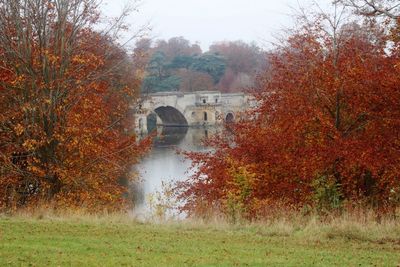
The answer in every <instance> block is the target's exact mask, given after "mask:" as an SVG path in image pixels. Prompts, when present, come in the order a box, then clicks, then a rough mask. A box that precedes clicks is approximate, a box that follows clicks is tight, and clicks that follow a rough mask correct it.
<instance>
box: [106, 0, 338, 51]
mask: <svg viewBox="0 0 400 267" xmlns="http://www.w3.org/2000/svg"><path fill="white" fill-rule="evenodd" d="M312 1H313V0H141V5H140V7H139V13H135V14H132V16H131V17H130V19H129V23H130V24H131V25H132V26H133V28H135V27H136V28H137V27H139V26H140V25H144V24H146V23H150V25H151V27H152V31H151V32H150V37H153V38H155V39H169V38H171V37H176V36H183V37H184V38H186V39H188V40H190V41H191V42H192V43H194V42H199V43H200V45H201V47H202V49H203V50H207V49H208V46H209V45H210V44H212V43H213V42H216V41H224V40H232V41H234V40H243V41H246V42H252V41H255V42H256V43H257V44H258V45H260V46H262V47H269V42H271V41H274V36H276V35H277V34H279V31H280V30H281V29H283V28H286V27H290V26H291V25H293V23H294V21H293V19H291V17H290V14H293V12H294V10H293V8H295V9H298V8H299V6H302V7H306V8H307V7H310V4H311V2H312ZM126 2H127V0H104V1H103V8H102V9H103V12H104V13H105V14H106V15H107V16H115V15H117V14H118V13H119V12H120V10H121V9H122V7H123V6H124V4H125V3H126ZM128 2H129V1H128ZM315 2H317V3H318V5H320V6H322V7H327V6H328V5H329V3H330V2H331V0H316V1H315Z"/></svg>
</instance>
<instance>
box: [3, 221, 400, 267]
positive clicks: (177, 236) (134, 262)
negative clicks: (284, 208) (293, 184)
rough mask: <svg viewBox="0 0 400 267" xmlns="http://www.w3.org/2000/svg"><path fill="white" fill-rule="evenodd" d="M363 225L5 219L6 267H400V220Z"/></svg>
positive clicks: (4, 246)
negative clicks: (371, 226)
mask: <svg viewBox="0 0 400 267" xmlns="http://www.w3.org/2000/svg"><path fill="white" fill-rule="evenodd" d="M357 229H358V228H357ZM357 229H353V228H352V226H351V227H350V226H349V227H347V226H343V227H342V226H340V225H336V226H326V227H323V226H315V227H314V226H312V224H311V225H308V226H306V227H303V228H296V227H292V226H290V225H289V226H288V225H285V224H277V225H275V226H274V225H269V226H267V225H264V226H262V225H259V226H257V225H253V226H210V225H208V226H207V225H199V224H198V225H195V224H188V223H181V224H178V223H175V224H166V225H158V224H142V223H138V222H134V221H130V220H108V219H101V218H100V219H99V218H93V219H90V218H86V219H76V218H42V219H40V218H26V217H25V218H24V217H0V266H399V264H400V229H399V227H398V225H394V226H391V228H390V229H389V228H388V229H386V230H385V229H383V230H382V229H380V230H379V231H381V232H382V231H383V233H380V234H379V233H378V232H376V231H375V232H374V231H372V230H371V231H370V230H368V229H365V231H364V230H360V229H358V230H357ZM377 233H378V234H377Z"/></svg>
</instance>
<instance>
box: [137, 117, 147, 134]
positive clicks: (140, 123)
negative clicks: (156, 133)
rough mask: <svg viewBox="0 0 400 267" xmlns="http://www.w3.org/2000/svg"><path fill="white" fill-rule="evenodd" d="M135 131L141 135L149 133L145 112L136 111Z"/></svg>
mask: <svg viewBox="0 0 400 267" xmlns="http://www.w3.org/2000/svg"><path fill="white" fill-rule="evenodd" d="M135 131H136V134H137V135H139V136H143V135H146V134H148V129H147V115H146V114H145V113H136V118H135Z"/></svg>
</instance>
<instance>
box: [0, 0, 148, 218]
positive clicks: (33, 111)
mask: <svg viewBox="0 0 400 267" xmlns="http://www.w3.org/2000/svg"><path fill="white" fill-rule="evenodd" d="M46 2H47V1H43V2H41V1H38V2H35V3H34V2H32V1H30V4H29V5H23V4H21V5H20V6H18V8H20V9H24V8H25V9H26V8H28V9H29V8H33V9H35V8H38V10H39V9H40V10H42V9H41V8H43V10H44V13H43V14H46V16H45V17H40V18H39V17H38V18H36V20H35V18H32V17H29V14H30V13H29V12H30V11H31V10H29V12H28V10H25V11H26V12H19V11H18V9H16V10H17V11H16V12H14V9H9V10H8V9H6V8H5V7H4V5H7V4H1V7H4V9H3V8H2V9H1V11H0V12H3V13H2V16H1V17H2V19H1V20H2V21H1V22H0V23H1V26H0V28H1V29H0V34H1V35H2V36H3V37H2V38H0V54H1V55H2V57H1V62H0V108H1V114H0V209H16V208H20V207H34V206H35V205H36V204H37V203H39V202H40V203H51V204H55V205H57V206H59V207H76V206H80V207H86V208H87V209H89V210H96V209H104V208H107V209H114V208H117V209H118V208H123V207H125V204H128V202H129V201H128V198H126V197H124V195H126V193H127V192H128V187H127V186H126V184H127V183H128V182H129V181H130V180H132V179H134V176H133V175H134V174H133V173H131V166H132V164H134V163H135V162H136V161H137V160H138V157H139V156H140V155H141V154H142V153H143V152H144V150H145V149H144V148H146V147H147V146H148V144H147V143H146V142H144V143H141V144H139V143H137V142H136V138H135V136H134V135H133V134H132V129H131V127H132V126H130V125H131V122H130V120H129V116H128V115H129V114H128V111H129V103H130V102H131V100H132V99H133V98H134V97H135V96H136V93H135V92H136V91H135V90H136V89H137V88H138V86H139V84H138V83H139V81H137V80H136V79H134V78H132V77H134V75H133V73H132V72H131V69H130V67H129V64H130V62H128V61H129V58H128V56H127V55H126V54H125V52H124V51H123V50H122V49H121V48H119V47H118V46H117V45H116V44H114V42H113V40H112V39H111V38H109V37H108V36H106V35H102V34H100V33H97V32H95V31H94V30H93V23H95V22H96V21H97V18H98V14H97V13H96V12H97V11H96V9H95V6H92V5H93V4H95V3H94V2H93V1H85V0H82V1H60V2H57V3H54V5H47V4H46ZM57 5H59V6H57ZM16 7H17V6H15V8H16ZM63 12H65V16H66V19H65V20H58V18H59V17H60V16H62V15H63V14H64V13H63ZM70 12H77V13H75V14H70ZM79 12H81V13H80V14H79ZM75 16H76V17H75ZM41 19H43V20H41ZM3 20H5V21H3ZM6 36H7V38H6ZM5 51H7V52H5ZM124 181H125V182H124Z"/></svg>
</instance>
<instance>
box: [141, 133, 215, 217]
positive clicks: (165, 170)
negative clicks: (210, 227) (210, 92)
mask: <svg viewBox="0 0 400 267" xmlns="http://www.w3.org/2000/svg"><path fill="white" fill-rule="evenodd" d="M216 131H217V128H214V127H207V128H205V127H162V126H158V128H157V132H158V134H157V138H155V140H154V142H153V148H152V150H151V151H150V152H149V154H148V155H147V156H146V157H145V158H143V159H142V160H141V162H140V163H139V164H138V166H137V167H136V168H137V171H138V173H139V175H140V177H141V181H140V183H138V185H137V188H136V195H137V196H139V197H138V198H137V199H136V208H135V214H136V215H137V216H138V217H147V216H148V215H149V214H147V213H149V212H150V207H149V203H148V199H149V196H150V195H154V194H155V193H156V192H161V191H162V183H163V182H164V183H168V182H171V181H181V180H185V179H187V178H188V177H189V176H190V175H191V174H193V172H194V170H192V169H190V166H191V161H190V160H189V159H185V158H184V156H183V155H179V154H177V153H176V151H177V149H179V150H185V151H206V150H207V148H206V147H205V146H204V145H203V143H202V141H203V140H204V139H206V138H209V137H210V136H211V135H213V134H214V133H215V132H216Z"/></svg>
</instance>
